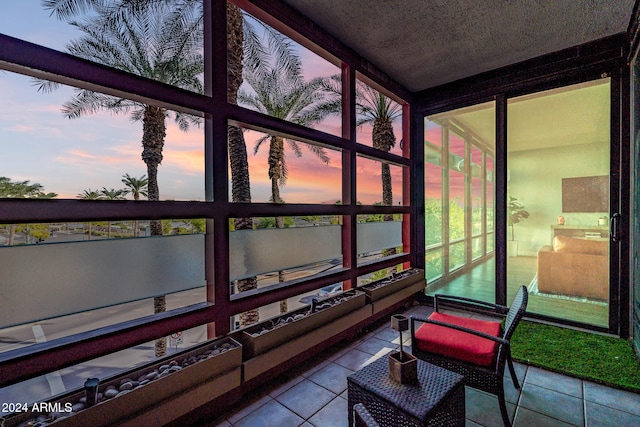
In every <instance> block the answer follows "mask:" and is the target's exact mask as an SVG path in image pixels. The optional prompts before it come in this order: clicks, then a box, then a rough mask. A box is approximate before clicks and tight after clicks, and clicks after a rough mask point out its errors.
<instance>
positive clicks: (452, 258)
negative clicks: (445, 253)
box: [449, 242, 465, 271]
mask: <svg viewBox="0 0 640 427" xmlns="http://www.w3.org/2000/svg"><path fill="white" fill-rule="evenodd" d="M464 263H465V253H464V242H461V243H456V244H454V245H451V246H449V271H454V270H456V269H458V268H459V267H462V266H463V265H464Z"/></svg>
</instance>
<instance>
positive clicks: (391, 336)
mask: <svg viewBox="0 0 640 427" xmlns="http://www.w3.org/2000/svg"><path fill="white" fill-rule="evenodd" d="M375 337H376V338H378V339H380V340H383V341H386V342H393V341H397V342H396V343H395V344H400V341H399V340H398V331H395V330H393V329H391V327H390V326H387V327H385V328H384V329H382V330H380V331H378V332H376V334H375Z"/></svg>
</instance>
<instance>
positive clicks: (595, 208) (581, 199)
mask: <svg viewBox="0 0 640 427" xmlns="http://www.w3.org/2000/svg"><path fill="white" fill-rule="evenodd" d="M562 212H609V176H608V175H602V176H583V177H578V178H562Z"/></svg>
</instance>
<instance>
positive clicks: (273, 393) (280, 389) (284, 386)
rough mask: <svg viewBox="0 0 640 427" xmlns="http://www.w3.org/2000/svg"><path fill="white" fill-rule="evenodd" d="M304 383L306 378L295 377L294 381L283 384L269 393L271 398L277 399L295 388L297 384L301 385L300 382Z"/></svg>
mask: <svg viewBox="0 0 640 427" xmlns="http://www.w3.org/2000/svg"><path fill="white" fill-rule="evenodd" d="M302 381H304V377H303V376H296V377H293V378H292V379H290V380H288V381H286V382H283V383H281V384H279V385H278V386H276V387H275V388H273V389H272V390H271V391H270V392H269V396H271V397H273V398H275V397H277V396H279V395H281V394H282V393H284V392H285V391H287V390H289V389H290V388H291V387H293V386H295V385H296V384H299V383H300V382H302Z"/></svg>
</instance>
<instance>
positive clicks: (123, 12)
mask: <svg viewBox="0 0 640 427" xmlns="http://www.w3.org/2000/svg"><path fill="white" fill-rule="evenodd" d="M42 3H43V5H44V6H45V8H46V9H48V10H51V12H52V14H55V15H56V16H57V17H58V18H59V19H63V20H71V19H72V18H73V17H74V16H76V15H79V14H82V13H84V12H87V11H90V10H98V9H100V8H101V7H103V4H104V3H105V2H104V0H42ZM165 6H169V7H175V9H176V15H178V14H179V13H182V12H181V11H182V10H185V11H189V12H190V11H192V9H193V8H194V7H197V8H198V11H199V13H197V14H196V15H197V16H199V17H202V16H203V14H202V9H201V7H202V0H180V1H178V0H121V1H120V2H118V3H116V2H114V1H112V2H111V13H109V14H108V16H106V17H105V18H106V19H107V20H111V21H115V22H120V23H121V22H122V21H123V20H124V19H123V17H126V16H127V15H128V14H130V13H142V12H145V11H148V10H151V11H153V9H154V8H156V7H159V8H160V9H163V8H164V7H165ZM254 23H255V24H257V25H259V26H261V27H262V29H263V30H264V32H265V34H266V35H267V38H268V43H269V46H270V47H271V48H272V49H273V50H274V51H276V52H277V55H276V57H277V61H278V64H279V66H281V67H284V68H285V69H287V70H290V71H292V72H295V71H296V70H297V68H296V67H297V66H298V65H299V62H297V61H291V58H292V57H294V53H293V52H294V49H293V46H294V43H293V42H292V41H291V40H290V39H288V38H287V37H285V36H283V35H282V34H280V33H278V32H277V31H275V30H274V29H272V28H271V27H269V26H267V25H265V24H263V23H261V22H260V21H255V20H251V19H249V17H248V15H247V14H245V13H243V12H242V11H241V10H240V9H239V8H238V7H237V6H235V5H233V4H231V3H230V2H227V48H228V50H227V58H228V59H227V60H228V72H227V100H228V102H229V103H231V104H237V94H238V89H239V88H240V85H241V84H242V72H243V69H244V68H250V69H254V70H258V71H261V70H262V71H264V65H263V64H265V63H266V61H265V60H264V58H265V56H266V51H265V49H264V47H263V45H262V43H260V42H259V37H258V36H257V33H256V31H255V29H254ZM228 147H229V148H228V150H229V158H230V160H231V161H230V166H231V197H232V201H233V202H240V203H250V202H251V189H250V184H249V165H248V160H247V149H246V143H245V141H244V136H243V134H242V130H241V129H240V128H238V127H235V126H229V127H228ZM151 177H152V175H151V174H149V178H150V179H151ZM150 200H151V197H150ZM160 228H161V226H160ZM234 228H235V229H236V230H247V229H249V230H251V229H253V220H252V218H235V219H234ZM257 283H258V282H257V280H256V278H255V277H250V278H246V279H242V280H239V281H238V282H237V289H238V291H239V292H243V291H246V290H250V289H255V288H257V286H258V284H257ZM258 320H259V315H258V310H250V311H248V312H245V313H242V314H241V315H240V325H241V326H245V325H249V324H252V323H256V322H257V321H258Z"/></svg>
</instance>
